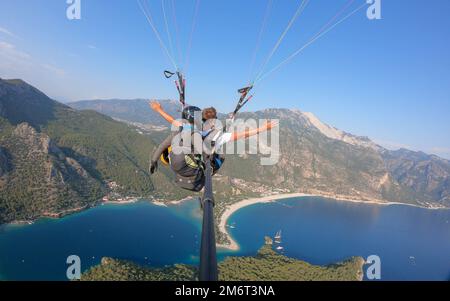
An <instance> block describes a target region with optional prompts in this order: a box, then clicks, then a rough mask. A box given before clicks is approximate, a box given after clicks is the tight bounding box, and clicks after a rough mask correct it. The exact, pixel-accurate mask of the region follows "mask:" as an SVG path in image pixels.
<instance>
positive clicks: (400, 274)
mask: <svg viewBox="0 0 450 301" xmlns="http://www.w3.org/2000/svg"><path fill="white" fill-rule="evenodd" d="M200 217H201V212H200V210H199V204H198V201H187V202H184V203H182V204H181V205H173V206H169V207H162V206H156V205H153V204H151V203H149V202H146V201H142V202H137V203H134V204H127V205H104V206H99V207H96V208H93V209H90V210H87V211H84V212H81V213H77V214H74V215H71V216H68V217H65V218H62V219H41V220H39V221H37V222H36V223H34V224H32V225H4V226H1V227H0V279H2V280H66V278H65V275H66V269H67V264H66V258H67V257H68V256H69V255H78V256H79V257H80V258H81V265H82V269H83V270H85V269H87V268H89V267H91V266H92V265H95V264H98V263H99V262H100V259H101V258H102V257H104V256H108V257H114V258H120V259H128V260H132V261H135V262H137V263H139V264H142V265H151V266H164V265H170V264H174V263H189V264H197V263H198V252H199V244H200V240H199V237H200V230H201V225H200V223H201V219H200ZM449 220H450V210H427V209H422V208H416V207H410V206H401V205H392V206H377V205H366V204H360V203H349V202H341V201H335V200H329V199H323V198H313V197H303V198H296V199H286V200H282V201H279V202H274V203H268V204H256V205H252V206H249V207H246V208H242V209H241V210H239V211H237V212H236V213H235V214H233V215H232V216H231V217H230V220H229V222H228V224H229V225H230V226H231V227H230V228H229V230H230V232H231V235H232V236H233V238H235V239H236V240H237V242H238V243H239V245H240V246H241V249H240V250H239V251H237V252H231V251H224V250H219V254H218V255H219V260H221V259H223V258H224V257H225V256H227V255H254V254H256V252H257V250H258V249H259V247H261V245H262V244H263V242H264V236H266V235H270V236H274V235H275V233H276V232H277V231H279V230H281V233H282V235H281V236H282V238H281V244H280V245H281V246H282V247H283V248H284V250H283V251H282V252H283V253H284V254H285V255H287V256H291V257H295V258H299V259H302V260H306V261H308V262H310V263H313V264H323V265H324V264H329V263H334V262H336V261H340V260H343V259H345V258H348V257H350V256H356V255H357V256H363V257H365V258H367V256H369V255H378V256H379V257H380V259H381V276H382V279H383V280H419V279H423V280H449V279H450V223H449Z"/></svg>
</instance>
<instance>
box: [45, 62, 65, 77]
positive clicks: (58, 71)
mask: <svg viewBox="0 0 450 301" xmlns="http://www.w3.org/2000/svg"><path fill="white" fill-rule="evenodd" d="M41 66H42V67H44V68H45V69H47V70H48V71H50V72H53V73H55V74H57V75H59V76H64V75H66V71H64V70H63V69H61V68H59V67H56V66H53V65H50V64H41Z"/></svg>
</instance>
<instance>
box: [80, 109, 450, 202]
mask: <svg viewBox="0 0 450 301" xmlns="http://www.w3.org/2000/svg"><path fill="white" fill-rule="evenodd" d="M107 102H108V101H104V102H102V103H107ZM122 102H125V101H122ZM127 104H128V106H129V107H131V108H129V109H128V111H127V112H128V113H127V114H126V115H127V118H128V119H126V120H127V121H128V122H136V121H138V120H140V121H142V120H141V119H138V117H137V116H136V115H135V114H134V112H135V111H136V108H132V106H133V105H132V103H131V102H129V103H127ZM83 105H84V107H88V108H92V109H95V108H96V107H98V106H99V104H98V102H97V103H96V104H95V105H92V106H91V105H90V103H89V102H84V103H83ZM103 105H105V106H106V105H107V104H102V106H103ZM141 105H143V104H141ZM145 105H147V103H146V102H145ZM76 106H77V105H76ZM147 106H148V105H147ZM176 106H177V104H176V103H174V102H165V103H163V107H164V108H165V109H166V110H167V111H169V112H172V113H173V112H174V111H175V107H176ZM77 107H78V106H77ZM122 109H125V108H123V107H122ZM147 110H150V109H148V108H147ZM101 111H102V112H104V113H105V110H101ZM111 114H112V115H111V116H117V112H114V113H111ZM122 114H124V113H122ZM149 114H150V113H146V115H149ZM121 116H122V117H123V116H125V115H121ZM239 117H240V118H243V119H246V118H254V119H262V118H273V119H279V120H280V122H281V123H280V147H281V149H280V160H279V162H278V164H276V165H274V166H261V165H260V164H259V162H260V156H259V155H245V156H230V158H229V159H228V160H227V161H226V164H225V165H224V168H223V170H222V171H221V174H222V175H224V176H225V178H224V179H222V180H223V181H225V182H226V183H227V185H228V186H234V184H233V183H235V182H233V180H232V179H242V180H244V181H248V182H252V183H259V185H266V186H268V187H272V188H278V189H283V190H287V191H299V192H305V193H319V194H325V195H329V196H331V197H334V196H343V197H350V198H357V199H363V200H381V201H394V202H402V203H410V204H416V205H421V206H426V207H434V206H445V207H450V198H449V194H448V191H449V189H450V185H449V179H450V172H449V169H448V166H449V161H447V160H445V159H441V158H438V157H436V156H428V155H425V154H421V153H414V152H411V151H408V155H406V154H405V152H404V151H397V152H395V151H389V150H386V149H384V148H383V147H381V146H379V145H377V144H376V143H374V142H372V141H371V140H370V139H369V138H367V137H359V136H355V135H352V134H349V133H346V132H344V131H341V130H339V129H336V128H334V127H331V126H329V125H327V124H325V123H323V122H321V121H320V120H319V119H318V118H317V117H315V116H314V115H313V114H312V113H305V112H302V111H299V110H289V109H267V110H263V111H258V112H252V113H242V114H240V115H239ZM148 122H149V124H151V125H158V126H161V125H163V124H165V123H164V121H163V123H161V119H160V118H158V119H156V118H155V119H154V120H150V121H148ZM149 134H150V135H152V133H151V131H150V133H149ZM154 135H156V133H154ZM158 135H161V133H158ZM227 179H228V180H227ZM240 192H244V193H248V192H247V191H241V190H240V188H239V187H235V186H234V187H233V193H234V194H239V193H240ZM227 193H229V192H226V193H224V195H223V196H224V197H225V196H226V194H227Z"/></svg>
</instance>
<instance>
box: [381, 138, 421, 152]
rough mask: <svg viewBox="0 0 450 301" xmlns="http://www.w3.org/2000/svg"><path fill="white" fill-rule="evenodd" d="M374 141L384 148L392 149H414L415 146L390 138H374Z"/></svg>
mask: <svg viewBox="0 0 450 301" xmlns="http://www.w3.org/2000/svg"><path fill="white" fill-rule="evenodd" d="M373 141H374V142H375V143H376V144H379V145H381V146H382V147H384V148H387V149H390V150H397V149H400V148H406V149H410V150H414V149H415V148H414V147H413V146H411V145H407V144H403V143H399V142H395V141H389V140H383V139H373Z"/></svg>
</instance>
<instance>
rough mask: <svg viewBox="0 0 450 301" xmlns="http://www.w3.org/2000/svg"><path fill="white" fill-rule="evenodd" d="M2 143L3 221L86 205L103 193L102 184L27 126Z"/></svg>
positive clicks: (24, 125)
mask: <svg viewBox="0 0 450 301" xmlns="http://www.w3.org/2000/svg"><path fill="white" fill-rule="evenodd" d="M1 142H2V145H3V147H2V151H0V177H1V178H2V181H0V190H1V191H2V193H1V196H0V199H4V201H3V202H1V203H0V208H2V209H3V212H2V213H3V216H2V218H3V220H1V222H5V221H10V220H12V219H16V218H22V219H32V218H35V217H37V216H40V215H46V214H48V213H52V212H60V211H63V210H66V209H72V208H77V207H81V206H85V205H87V204H89V203H90V202H93V201H95V199H99V198H100V197H101V195H102V192H104V188H103V187H102V184H101V182H100V181H98V180H97V179H94V178H93V177H92V176H91V175H90V174H89V173H88V172H87V171H86V170H85V169H84V168H83V167H82V166H81V165H80V164H79V163H78V162H77V161H76V160H75V159H73V158H70V157H67V156H66V155H65V154H64V153H63V152H62V151H61V149H59V148H58V147H57V146H56V144H55V143H54V142H53V141H52V140H51V139H50V138H49V137H48V136H47V135H46V134H43V133H38V132H37V131H36V130H35V129H34V128H33V127H31V126H30V125H29V124H27V123H21V124H19V125H17V127H15V128H14V129H13V130H12V131H11V133H10V135H8V136H7V137H3V139H2V141H1Z"/></svg>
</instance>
